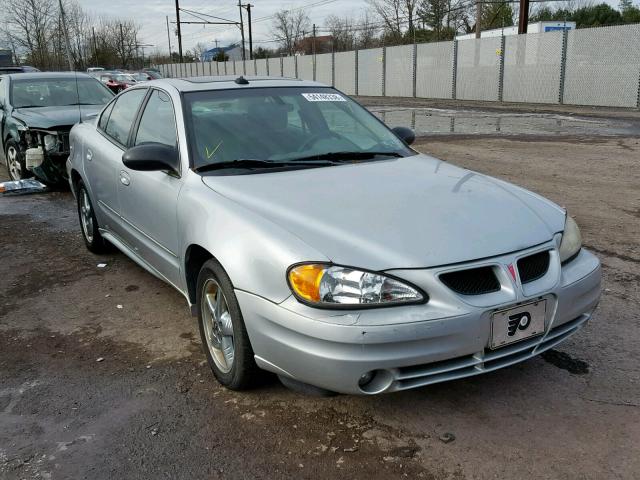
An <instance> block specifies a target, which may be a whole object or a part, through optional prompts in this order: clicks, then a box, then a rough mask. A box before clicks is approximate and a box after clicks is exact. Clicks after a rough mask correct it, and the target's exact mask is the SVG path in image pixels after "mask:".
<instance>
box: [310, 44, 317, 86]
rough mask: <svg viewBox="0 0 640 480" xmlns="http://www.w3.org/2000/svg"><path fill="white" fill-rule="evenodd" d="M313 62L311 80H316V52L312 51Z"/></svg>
mask: <svg viewBox="0 0 640 480" xmlns="http://www.w3.org/2000/svg"><path fill="white" fill-rule="evenodd" d="M311 60H312V63H313V81H314V82H315V81H316V52H315V51H314V52H313V58H312V59H311Z"/></svg>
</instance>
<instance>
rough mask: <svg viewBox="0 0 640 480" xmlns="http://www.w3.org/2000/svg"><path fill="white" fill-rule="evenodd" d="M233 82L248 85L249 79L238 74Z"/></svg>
mask: <svg viewBox="0 0 640 480" xmlns="http://www.w3.org/2000/svg"><path fill="white" fill-rule="evenodd" d="M235 82H236V83H237V84H238V85H249V80H247V79H246V78H244V77H243V76H242V75H240V76H239V77H238V78H236V79H235Z"/></svg>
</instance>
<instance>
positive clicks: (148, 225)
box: [118, 88, 182, 286]
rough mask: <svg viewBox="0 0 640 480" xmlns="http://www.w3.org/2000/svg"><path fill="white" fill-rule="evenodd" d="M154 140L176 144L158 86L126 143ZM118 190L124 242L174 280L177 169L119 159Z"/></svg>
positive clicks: (170, 112) (168, 104)
mask: <svg viewBox="0 0 640 480" xmlns="http://www.w3.org/2000/svg"><path fill="white" fill-rule="evenodd" d="M145 143H160V144H163V145H168V146H170V147H174V148H176V149H177V148H178V134H177V129H176V117H175V108H174V105H173V103H172V101H171V98H170V97H169V95H168V94H167V93H165V92H164V91H162V90H160V89H157V88H153V89H151V92H150V94H149V96H148V98H147V100H146V103H145V105H144V107H143V110H142V112H141V114H140V115H139V120H138V123H137V125H136V127H134V132H133V133H132V136H131V145H132V146H136V145H142V144H145ZM120 179H121V182H119V183H118V195H119V201H120V213H121V215H122V218H123V219H124V224H125V226H126V233H125V234H126V238H125V240H126V241H127V243H130V244H131V245H132V246H133V247H134V249H135V251H136V253H138V254H139V255H141V256H142V258H144V260H145V261H146V262H147V263H149V264H150V265H151V266H153V267H154V268H155V269H156V270H157V271H158V272H160V273H161V274H162V275H163V276H164V277H165V278H166V279H167V280H169V282H171V283H173V284H174V285H176V286H178V285H180V261H179V251H178V250H179V247H178V244H179V242H178V222H177V214H176V213H177V212H176V209H177V202H178V194H179V193H180V189H181V188H182V178H181V177H180V174H176V173H175V172H168V171H156V172H140V171H135V170H131V169H128V168H127V167H126V166H124V164H120Z"/></svg>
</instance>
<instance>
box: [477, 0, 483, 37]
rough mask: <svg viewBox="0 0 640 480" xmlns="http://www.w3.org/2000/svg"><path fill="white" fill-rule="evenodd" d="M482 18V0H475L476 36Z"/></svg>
mask: <svg viewBox="0 0 640 480" xmlns="http://www.w3.org/2000/svg"><path fill="white" fill-rule="evenodd" d="M481 20H482V0H476V38H480V32H481V26H480V22H481Z"/></svg>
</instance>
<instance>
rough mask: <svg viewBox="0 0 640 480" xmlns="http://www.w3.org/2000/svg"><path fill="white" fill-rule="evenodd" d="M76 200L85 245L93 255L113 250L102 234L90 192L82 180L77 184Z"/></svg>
mask: <svg viewBox="0 0 640 480" xmlns="http://www.w3.org/2000/svg"><path fill="white" fill-rule="evenodd" d="M76 199H77V203H78V219H79V220H80V231H81V232H82V238H83V239H84V244H85V245H86V247H87V250H89V251H90V252H92V253H106V252H109V251H110V250H111V244H110V243H109V242H107V241H106V240H105V239H104V238H102V235H101V234H100V230H99V226H98V220H97V219H96V214H95V212H94V211H93V204H92V203H91V197H89V191H88V190H87V187H86V186H85V184H84V182H83V181H82V180H78V183H77V184H76Z"/></svg>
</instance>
